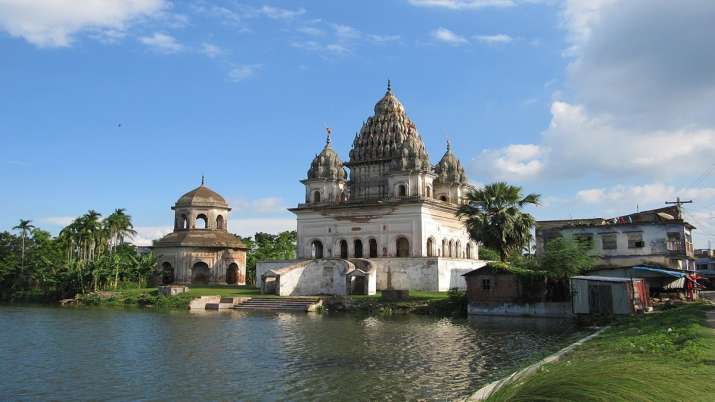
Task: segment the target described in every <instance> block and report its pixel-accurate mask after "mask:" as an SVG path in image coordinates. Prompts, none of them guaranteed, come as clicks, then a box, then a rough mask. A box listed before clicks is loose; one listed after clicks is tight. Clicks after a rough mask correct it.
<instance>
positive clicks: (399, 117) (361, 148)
mask: <svg viewBox="0 0 715 402" xmlns="http://www.w3.org/2000/svg"><path fill="white" fill-rule="evenodd" d="M374 110H375V114H374V115H373V116H371V117H368V119H367V121H366V122H365V123H364V124H363V125H362V128H361V129H360V132H359V133H357V134H356V135H355V140H354V141H353V146H352V149H351V150H350V161H349V162H348V163H346V166H348V167H349V168H350V192H351V194H352V195H353V197H355V198H373V197H382V196H384V195H385V194H387V192H388V190H387V188H386V184H387V183H386V182H385V177H386V175H388V174H390V173H396V172H427V171H430V170H431V164H430V161H429V156H428V155H427V151H426V150H425V145H424V143H423V142H422V137H420V134H419V133H418V132H417V127H415V123H413V122H412V120H410V118H409V117H408V116H407V114H406V113H405V107H404V106H402V103H400V100H399V99H397V97H396V96H395V95H394V94H393V93H392V87H391V85H390V82H389V81H388V83H387V92H386V93H385V96H383V97H382V99H380V100H379V101H378V102H377V103H376V104H375V109H374Z"/></svg>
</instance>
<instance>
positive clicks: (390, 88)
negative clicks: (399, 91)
mask: <svg viewBox="0 0 715 402" xmlns="http://www.w3.org/2000/svg"><path fill="white" fill-rule="evenodd" d="M387 92H390V93H391V92H392V82H391V81H390V79H389V78H388V79H387Z"/></svg>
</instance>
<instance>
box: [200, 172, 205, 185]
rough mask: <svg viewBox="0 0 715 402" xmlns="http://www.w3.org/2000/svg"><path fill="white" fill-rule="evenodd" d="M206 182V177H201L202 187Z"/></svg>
mask: <svg viewBox="0 0 715 402" xmlns="http://www.w3.org/2000/svg"><path fill="white" fill-rule="evenodd" d="M204 182H205V177H204V175H203V174H202V175H201V185H202V186H203V185H204Z"/></svg>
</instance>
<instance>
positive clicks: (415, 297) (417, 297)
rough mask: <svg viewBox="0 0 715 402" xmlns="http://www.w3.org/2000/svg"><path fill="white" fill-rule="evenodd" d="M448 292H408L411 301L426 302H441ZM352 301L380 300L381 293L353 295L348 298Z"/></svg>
mask: <svg viewBox="0 0 715 402" xmlns="http://www.w3.org/2000/svg"><path fill="white" fill-rule="evenodd" d="M447 293H448V292H426V291H421V290H410V299H409V300H411V301H428V300H443V299H446V298H447ZM350 297H351V298H352V299H353V300H373V301H378V300H380V299H382V292H379V291H378V292H377V293H375V294H374V295H370V296H367V295H353V296H350Z"/></svg>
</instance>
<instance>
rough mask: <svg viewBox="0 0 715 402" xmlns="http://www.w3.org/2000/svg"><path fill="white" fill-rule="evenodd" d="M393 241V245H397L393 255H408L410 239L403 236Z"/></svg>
mask: <svg viewBox="0 0 715 402" xmlns="http://www.w3.org/2000/svg"><path fill="white" fill-rule="evenodd" d="M395 243H396V244H395V246H397V248H396V254H395V255H396V256H397V257H409V256H410V241H409V240H407V238H406V237H405V236H400V237H398V238H397V240H396V242H395Z"/></svg>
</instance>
